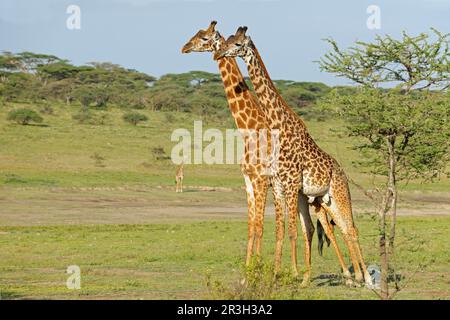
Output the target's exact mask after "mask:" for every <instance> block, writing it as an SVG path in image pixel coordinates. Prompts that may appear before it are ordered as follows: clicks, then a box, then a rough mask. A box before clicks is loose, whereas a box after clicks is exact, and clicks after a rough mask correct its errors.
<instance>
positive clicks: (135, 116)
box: [123, 112, 148, 126]
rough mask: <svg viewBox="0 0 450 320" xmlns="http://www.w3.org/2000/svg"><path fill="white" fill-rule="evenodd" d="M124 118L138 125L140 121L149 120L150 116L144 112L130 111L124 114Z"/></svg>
mask: <svg viewBox="0 0 450 320" xmlns="http://www.w3.org/2000/svg"><path fill="white" fill-rule="evenodd" d="M123 120H124V121H125V122H128V123H130V124H132V125H134V126H136V125H137V124H138V123H139V122H143V121H147V120H148V117H147V116H146V115H145V114H142V113H138V112H129V113H126V114H124V115H123Z"/></svg>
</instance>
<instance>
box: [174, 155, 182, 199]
mask: <svg viewBox="0 0 450 320" xmlns="http://www.w3.org/2000/svg"><path fill="white" fill-rule="evenodd" d="M183 179H184V161H182V162H181V164H180V166H179V167H178V170H177V174H176V175H175V183H176V185H177V187H176V189H175V192H177V193H178V192H183Z"/></svg>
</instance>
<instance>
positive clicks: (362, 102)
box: [319, 29, 450, 299]
mask: <svg viewBox="0 0 450 320" xmlns="http://www.w3.org/2000/svg"><path fill="white" fill-rule="evenodd" d="M431 30H432V33H433V34H434V36H435V37H431V36H430V35H428V34H425V33H423V34H420V35H419V36H417V37H412V36H409V35H408V34H406V33H405V32H404V33H403V37H402V39H400V40H396V39H394V38H392V37H390V36H384V37H381V36H377V37H376V39H375V41H374V42H373V43H365V42H356V45H355V46H354V47H351V48H349V49H347V50H341V49H340V48H339V47H338V45H337V43H336V42H335V41H334V40H331V39H328V40H326V41H327V42H328V43H330V44H331V46H332V50H331V52H329V53H327V54H326V55H325V56H324V57H323V58H321V60H320V61H319V64H320V67H321V70H323V71H327V72H330V73H333V74H335V75H337V76H340V77H344V78H347V79H349V80H351V81H352V82H355V83H357V84H359V86H358V88H357V89H356V93H355V94H352V95H348V94H345V93H342V90H341V91H340V90H339V89H336V90H334V91H333V92H332V93H331V94H330V95H329V96H328V97H327V98H326V99H325V100H324V101H323V103H322V106H323V107H324V108H325V109H328V110H332V111H334V112H336V113H337V114H338V115H340V116H341V117H342V118H343V119H344V120H345V123H346V125H345V130H346V132H347V134H348V135H350V136H354V137H358V138H360V141H362V142H361V143H360V144H358V145H356V148H357V149H358V150H360V151H361V154H362V156H363V157H362V158H364V160H363V161H360V162H359V164H360V165H362V166H363V167H365V168H368V169H369V171H370V172H371V173H373V174H376V175H379V176H382V177H384V182H383V184H382V186H381V188H376V189H375V190H376V192H368V191H365V194H366V195H368V196H369V197H370V198H371V199H372V200H373V202H374V203H375V205H376V208H377V212H378V214H379V217H380V221H379V222H380V223H379V226H380V259H381V294H380V296H381V298H382V299H389V298H391V297H392V296H393V294H394V293H395V292H397V291H398V290H399V287H398V283H397V281H395V286H396V290H391V291H390V290H389V285H388V279H389V278H390V276H393V278H394V279H396V274H395V269H394V266H395V255H394V240H395V227H396V211H397V199H398V184H399V182H400V181H402V180H403V181H406V182H407V181H409V180H411V179H423V180H432V179H436V178H439V177H440V175H441V174H443V173H445V170H446V164H447V163H448V160H449V156H448V154H449V153H448V151H449V143H448V141H449V137H450V126H449V122H448V119H449V115H450V107H449V106H450V94H449V92H448V90H447V89H448V87H449V85H450V64H449V50H448V38H449V34H442V33H440V32H438V31H437V30H435V29H431ZM389 218H390V219H389ZM388 228H389V229H390V230H389V233H388V231H387V229H388Z"/></svg>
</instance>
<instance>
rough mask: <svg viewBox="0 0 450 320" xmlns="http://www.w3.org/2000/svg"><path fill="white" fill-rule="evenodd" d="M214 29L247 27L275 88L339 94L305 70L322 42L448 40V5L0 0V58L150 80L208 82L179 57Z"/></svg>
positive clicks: (195, 63)
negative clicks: (57, 62)
mask: <svg viewBox="0 0 450 320" xmlns="http://www.w3.org/2000/svg"><path fill="white" fill-rule="evenodd" d="M73 4H74V5H78V6H79V7H80V9H81V29H80V30H69V29H67V27H66V20H67V18H68V16H69V15H68V14H67V13H66V9H67V7H68V6H69V5H73ZM369 5H377V6H379V7H380V10H381V29H380V30H369V29H368V28H367V27H366V20H367V18H368V17H369V14H367V13H366V9H367V7H368V6H369ZM213 19H216V20H218V22H219V23H218V25H217V29H218V30H220V32H221V33H222V34H223V35H225V36H228V35H230V34H232V33H234V31H235V30H236V28H237V27H238V26H239V25H247V26H248V28H249V29H248V30H249V31H248V34H250V35H251V37H252V39H253V40H254V42H255V44H256V46H257V47H258V48H259V50H260V52H261V55H262V57H263V59H264V61H265V63H266V65H267V67H268V70H269V72H270V74H271V76H272V77H273V78H274V79H290V80H297V81H322V82H325V83H327V84H338V83H339V84H345V83H347V81H346V80H343V79H337V78H335V77H333V76H331V75H329V74H325V73H321V72H320V70H319V68H318V66H317V64H316V63H314V62H313V61H315V60H317V59H318V58H319V57H320V56H322V55H323V54H324V53H325V52H326V51H327V49H328V46H327V44H326V43H324V42H323V41H322V40H321V39H323V38H326V37H332V38H334V39H335V40H337V41H338V43H339V44H340V45H341V46H342V47H346V46H349V45H351V44H352V43H353V42H354V41H356V40H363V41H370V40H371V39H373V38H374V36H375V35H376V34H377V33H378V34H390V35H392V36H395V37H399V36H400V34H401V31H402V30H406V31H407V32H409V33H410V34H413V35H414V34H418V33H420V32H423V31H428V30H429V28H430V27H435V28H437V29H438V30H440V31H443V32H450V0H409V1H408V0H395V1H394V0H370V1H367V0H346V1H335V0H328V1H324V0H315V1H311V0H309V1H295V0H292V1H288V0H166V1H163V0H78V1H77V0H39V1H36V0H1V2H0V50H7V51H13V52H18V51H24V50H28V51H34V52H40V53H50V54H55V55H57V56H59V57H61V58H67V59H69V60H71V61H72V62H73V63H75V64H83V63H86V62H90V61H110V62H114V63H118V64H121V65H123V66H125V67H127V68H134V69H137V70H140V71H143V72H146V73H149V74H151V75H154V76H160V75H162V74H165V73H179V72H186V71H190V70H204V71H210V72H217V65H216V63H215V62H214V61H213V60H212V56H211V55H210V54H204V53H203V54H202V53H197V54H189V55H182V54H181V53H180V48H181V46H182V45H183V44H184V43H185V42H186V41H187V40H188V39H189V38H190V37H191V36H192V35H193V34H194V33H195V32H197V30H198V29H199V28H205V27H207V26H208V24H209V22H210V21H211V20H213ZM241 66H243V64H242V63H241Z"/></svg>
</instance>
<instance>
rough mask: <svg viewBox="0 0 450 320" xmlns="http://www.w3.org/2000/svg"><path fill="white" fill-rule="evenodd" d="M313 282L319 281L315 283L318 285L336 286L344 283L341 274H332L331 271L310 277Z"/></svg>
mask: <svg viewBox="0 0 450 320" xmlns="http://www.w3.org/2000/svg"><path fill="white" fill-rule="evenodd" d="M312 281H313V282H316V281H317V282H319V281H320V282H319V283H317V286H318V287H325V286H327V287H337V286H341V285H345V283H344V281H343V279H342V276H340V275H337V274H332V273H327V274H321V275H319V276H317V277H314V278H313V279H312Z"/></svg>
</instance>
